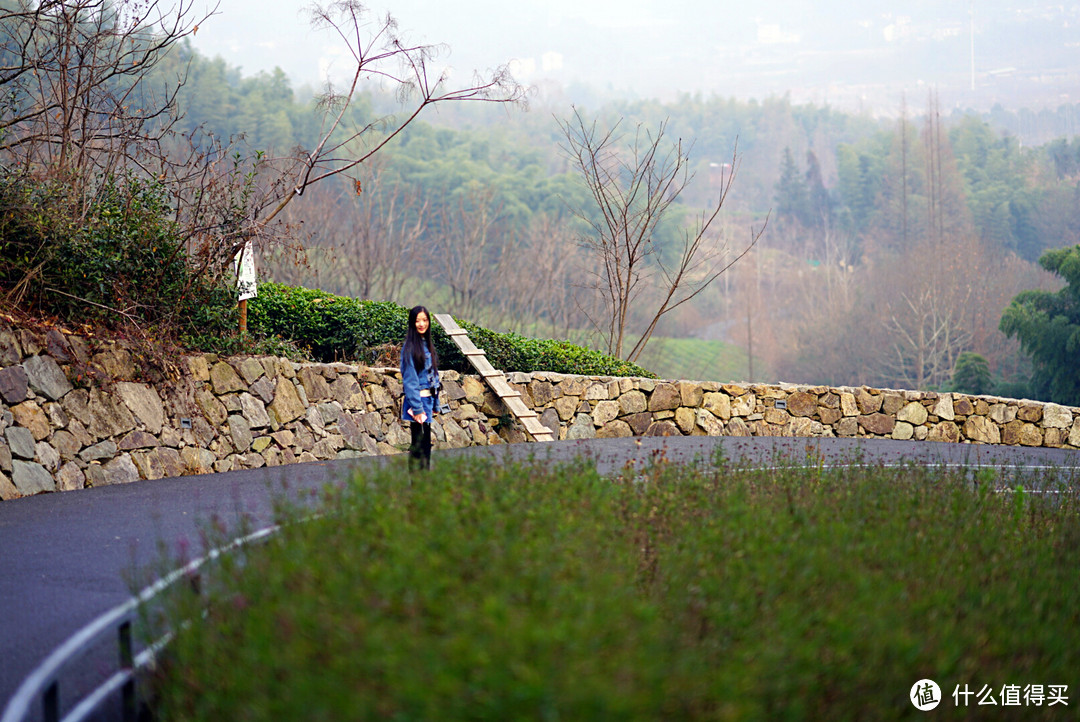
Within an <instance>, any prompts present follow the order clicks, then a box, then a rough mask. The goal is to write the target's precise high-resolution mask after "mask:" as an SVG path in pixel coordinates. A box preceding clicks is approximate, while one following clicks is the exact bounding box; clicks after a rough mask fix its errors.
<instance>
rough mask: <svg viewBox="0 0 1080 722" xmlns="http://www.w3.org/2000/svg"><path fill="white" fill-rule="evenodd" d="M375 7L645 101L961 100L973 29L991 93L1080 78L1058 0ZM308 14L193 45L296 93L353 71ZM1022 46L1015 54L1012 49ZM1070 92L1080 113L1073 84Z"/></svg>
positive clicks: (216, 26)
mask: <svg viewBox="0 0 1080 722" xmlns="http://www.w3.org/2000/svg"><path fill="white" fill-rule="evenodd" d="M366 5H367V7H369V8H371V9H372V10H373V11H374V14H373V16H374V17H381V16H382V15H384V14H385V13H386V12H387V11H388V10H391V11H392V13H393V15H394V17H395V18H396V19H397V21H398V23H399V30H400V31H401V32H402V33H403V34H404V35H405V36H406V38H407V39H409V40H412V41H415V42H423V43H432V44H435V43H445V44H447V45H448V46H449V52H448V53H447V54H445V55H444V56H443V57H441V58H440V62H445V63H446V64H448V65H449V66H451V67H452V68H453V69H454V71H455V72H457V73H461V74H463V75H465V76H466V77H468V76H470V75H471V73H472V71H474V70H478V69H479V70H484V69H487V68H491V67H494V66H497V65H500V64H502V63H506V62H510V61H514V66H513V67H514V68H515V76H516V77H518V79H519V80H522V81H524V82H526V83H543V82H544V81H545V80H551V81H553V82H555V83H558V84H560V85H561V86H563V87H565V86H569V85H571V84H573V83H575V82H581V83H587V84H589V85H591V86H594V87H596V88H598V89H601V90H614V91H620V92H625V91H628V92H630V93H633V94H636V95H639V96H656V97H670V96H672V95H674V94H675V93H677V92H680V91H691V92H693V91H703V92H705V93H713V92H715V93H718V94H720V95H724V96H736V97H741V98H746V97H757V98H763V97H767V96H769V95H775V94H780V93H784V92H788V91H791V92H792V94H793V97H795V98H796V99H797V100H812V101H817V102H823V101H827V102H835V101H837V100H842V99H844V98H845V96H851V95H852V93H856V92H857V93H863V94H865V93H873V92H874V91H875V89H879V90H881V86H884V85H887V86H888V89H887V91H885V90H882V92H888V93H891V94H892V96H891V97H894V98H895V97H896V96H897V95H898V94H899V92H900V89H912V90H914V89H918V88H924V87H928V86H929V87H938V86H941V85H947V84H952V85H953V86H955V87H956V88H958V89H959V90H963V89H965V88H967V87H969V85H970V79H971V78H972V75H973V73H972V69H973V68H972V57H971V56H972V52H971V51H972V42H971V41H972V29H974V30H975V36H974V40H975V47H974V50H975V54H976V64H975V68H976V69H977V71H978V77H979V84H980V86H981V87H982V88H983V89H985V88H986V87H988V85H989V84H992V83H999V82H1002V81H1001V78H1009V77H1014V76H1015V74H1016V73H1017V72H1020V73H1023V72H1027V71H1034V68H1028V67H1026V65H1031V64H1033V63H1044V64H1046V63H1049V64H1050V65H1054V64H1058V65H1062V66H1068V65H1070V63H1071V65H1072V67H1073V68H1074V69H1075V68H1080V10H1078V9H1077V8H1075V7H1073V6H1072V4H1071V3H1066V4H1065V5H1061V4H1060V3H1059V4H1057V5H1053V4H1052V3H1051V0H974V1H973V0H813V2H811V1H809V0H805V1H803V0H752V1H749V2H748V1H747V0H663V1H656V0H518V1H517V2H510V3H508V2H506V0H454V1H453V2H446V1H445V0H443V1H442V2H433V1H432V0H375V1H374V2H370V3H366ZM308 6H309V3H306V2H301V1H300V0H221V7H220V8H219V12H220V14H219V15H217V16H215V17H213V18H211V19H209V20H208V21H206V22H205V23H204V24H203V25H202V26H201V27H200V28H199V32H198V35H197V36H196V37H195V39H194V45H195V47H196V48H198V49H199V51H200V52H202V53H203V54H204V55H207V56H210V57H213V56H217V55H220V56H221V57H223V58H224V59H225V60H226V61H227V62H228V63H230V64H231V65H235V66H240V67H241V68H242V69H243V71H244V73H245V74H254V73H256V72H258V71H260V70H270V69H272V68H273V67H274V66H280V67H281V68H282V69H283V70H284V71H285V72H286V73H287V74H288V75H289V76H290V78H292V80H293V81H294V86H299V85H301V84H303V83H307V82H311V83H317V82H318V81H319V80H320V79H321V78H324V77H325V76H326V74H327V73H328V72H330V73H333V72H334V70H335V68H337V69H345V68H346V67H347V66H348V63H347V62H346V61H345V59H344V58H343V57H342V53H341V49H340V48H339V47H338V43H336V42H335V41H334V40H333V39H332V38H330V37H329V36H327V35H319V34H316V33H314V32H313V31H312V30H311V29H310V24H309V23H308V20H307V16H306V15H305V13H304V12H303V11H304V9H305V8H306V7H308ZM972 10H974V11H975V22H974V23H972V15H971V11H972ZM1033 18H1034V19H1036V20H1038V22H1035V21H1034V20H1033ZM1070 20H1071V21H1072V22H1071V25H1070ZM1025 23H1027V24H1026V25H1025ZM1028 26H1030V27H1031V28H1032V35H1034V36H1035V37H1036V38H1037V39H1036V40H1035V41H1034V42H1035V43H1036V44H1039V45H1043V46H1045V48H1044V49H1047V50H1048V51H1049V50H1055V52H1056V54H1055V55H1054V56H1053V58H1052V59H1032V57H1031V53H1030V52H1027V53H1026V54H1023V53H1022V52H1021V43H1025V42H1029V41H1027V40H1025V38H1024V37H1023V36H1022V34H1017V33H1014V32H1013V31H1014V29H1015V28H1019V27H1028ZM1047 27H1051V28H1061V30H1060V32H1059V34H1060V36H1054V37H1047V36H1046V28H1047ZM1002 37H1004V38H1005V40H1004V41H1003V40H1002ZM1013 37H1015V38H1016V39H1015V41H1014V40H1011V39H1010V38H1013ZM1014 43H1015V44H1016V48H1012V47H1010V46H1011V45H1013V44H1014ZM1029 44H1030V42H1029ZM1025 47H1026V46H1025ZM1057 50H1060V52H1057ZM1014 51H1015V52H1014ZM1040 57H1041V56H1040ZM1075 77H1076V76H1075V72H1074V73H1073V74H1072V75H1071V76H1069V78H1068V79H1066V80H1065V81H1062V82H1064V83H1065V86H1064V87H1065V88H1066V90H1067V91H1068V90H1070V88H1068V84H1069V83H1072V82H1073V79H1074V78H1075ZM852 88H858V90H857V91H855V90H852ZM1072 90H1074V91H1075V92H1073V99H1072V102H1076V101H1077V100H1078V99H1080V88H1076V89H1072ZM1055 92H1058V90H1055ZM1059 94H1060V93H1059ZM848 99H849V100H850V98H848Z"/></svg>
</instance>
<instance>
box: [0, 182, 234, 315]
mask: <svg viewBox="0 0 1080 722" xmlns="http://www.w3.org/2000/svg"><path fill="white" fill-rule="evenodd" d="M91 192H92V196H91V197H90V198H89V199H83V198H79V197H77V196H76V194H75V191H74V190H73V186H72V185H71V184H69V183H65V182H64V180H63V179H61V178H52V179H45V180H40V179H32V178H27V177H23V176H17V177H16V176H10V175H8V176H3V177H2V178H0V208H2V209H3V212H2V213H0V290H2V291H4V292H6V293H7V294H8V297H9V298H10V299H12V300H13V301H16V302H17V303H18V305H20V306H21V307H22V308H24V309H26V310H30V311H37V312H41V313H46V314H52V315H56V316H59V317H60V318H62V319H72V320H76V321H78V322H86V321H91V322H103V323H106V324H116V323H122V322H129V321H134V322H136V323H138V324H139V325H143V326H151V327H152V326H155V325H158V324H166V325H167V326H168V327H169V328H170V330H173V331H178V332H180V333H181V334H183V333H185V332H187V333H190V332H198V333H204V334H205V333H216V332H227V331H229V330H231V329H235V328H236V311H235V306H236V301H235V297H234V296H233V295H232V294H231V290H230V289H229V288H227V287H225V286H224V285H222V284H214V283H211V282H210V281H209V280H207V279H206V278H204V277H193V276H192V275H191V269H190V267H189V258H188V255H187V251H186V249H185V246H184V240H183V237H182V235H181V234H180V232H179V230H178V228H177V226H176V224H175V223H174V222H173V221H172V220H170V218H171V215H172V213H171V210H170V208H169V203H168V196H167V194H166V193H165V190H164V189H163V188H162V187H161V186H160V185H159V184H158V183H156V182H152V181H147V180H143V179H139V178H136V177H134V176H107V177H104V178H102V179H101V181H100V183H99V185H98V186H97V187H96V188H93V189H91Z"/></svg>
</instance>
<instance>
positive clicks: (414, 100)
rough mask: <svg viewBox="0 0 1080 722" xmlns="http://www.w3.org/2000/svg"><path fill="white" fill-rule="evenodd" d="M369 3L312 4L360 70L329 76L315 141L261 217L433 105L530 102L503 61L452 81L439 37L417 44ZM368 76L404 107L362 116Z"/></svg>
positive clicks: (317, 22)
mask: <svg viewBox="0 0 1080 722" xmlns="http://www.w3.org/2000/svg"><path fill="white" fill-rule="evenodd" d="M370 15H371V13H370V11H369V10H368V9H367V8H366V7H365V6H364V5H363V4H361V3H359V2H356V0H338V1H337V2H332V3H330V4H328V5H321V4H318V3H316V4H314V5H312V6H311V18H312V25H313V27H315V28H316V29H320V30H326V31H328V32H330V33H331V34H332V35H336V36H337V37H338V38H339V39H340V40H341V41H343V42H344V43H345V44H346V46H347V47H348V50H349V52H350V54H351V57H352V62H353V71H352V73H351V77H350V79H349V81H348V84H347V86H345V87H337V86H335V85H334V84H333V83H331V82H330V81H329V80H328V81H327V85H326V91H325V92H324V94H323V95H322V97H321V99H320V106H321V107H322V108H323V110H324V113H325V114H324V118H323V130H322V133H321V134H320V137H319V140H318V142H317V143H316V145H315V147H314V148H312V149H310V150H301V152H300V153H299V155H298V156H297V157H296V158H295V160H296V161H297V162H296V167H295V169H294V170H293V171H292V173H293V179H292V180H293V182H292V183H291V190H290V192H288V193H287V194H285V195H284V197H282V198H281V199H280V200H279V201H278V203H277V205H276V206H275V207H274V208H273V209H272V210H271V211H270V212H269V213H268V214H267V215H266V216H265V217H264V218H263V219H262V220H261V223H268V222H270V221H272V220H273V219H274V218H275V217H276V216H277V215H278V214H279V213H280V212H281V211H282V210H284V209H285V207H286V206H287V205H288V204H289V203H290V202H291V201H292V200H293V199H294V198H297V197H299V196H302V195H303V194H304V191H305V190H307V188H308V187H309V186H311V185H313V184H315V183H318V182H320V181H322V180H324V179H327V178H332V177H334V176H338V175H346V176H347V177H350V178H352V180H354V181H355V180H358V179H356V178H354V177H352V176H350V175H349V174H350V173H351V172H352V171H354V170H355V169H356V168H358V167H359V166H360V165H361V164H363V163H365V162H366V161H368V160H369V159H370V158H372V157H373V156H374V155H375V154H376V153H378V152H379V151H380V150H382V149H383V148H384V147H385V146H386V144H387V143H389V142H391V141H392V140H393V139H394V138H396V137H397V136H398V135H399V134H400V133H401V132H402V131H404V130H405V128H406V127H408V125H409V124H410V123H412V121H414V120H416V118H417V117H418V116H419V115H420V113H422V112H423V111H424V110H425V109H427V108H428V107H430V106H433V105H437V104H439V103H445V102H450V101H461V100H476V101H485V102H496V103H508V102H509V103H522V104H523V103H524V102H525V99H526V92H527V91H526V89H525V88H524V87H522V86H521V85H519V84H518V83H517V82H516V81H515V80H514V78H513V76H512V75H511V74H510V71H509V67H508V66H506V65H503V66H500V67H499V68H496V69H495V70H494V71H492V72H491V74H490V75H488V76H487V77H481V76H475V77H474V79H473V84H472V85H470V86H467V87H464V88H458V89H454V88H451V87H449V78H448V77H447V75H446V73H445V72H442V73H440V74H438V75H434V76H433V75H432V74H431V71H430V68H429V64H430V63H431V61H432V60H433V59H434V58H435V57H436V56H437V54H438V52H439V51H440V50H441V48H440V47H438V46H433V45H413V44H410V43H408V42H407V41H406V40H405V39H404V38H403V37H402V36H400V35H399V34H398V32H397V28H398V26H397V21H396V20H395V19H394V18H393V17H391V16H390V15H386V16H385V17H383V18H382V19H379V20H372V19H371V18H370ZM365 83H372V85H373V86H374V87H376V88H378V89H380V90H392V91H394V92H395V93H396V95H397V98H398V100H399V101H400V103H401V107H402V108H403V112H402V113H401V114H400V115H386V116H383V117H380V118H377V119H375V120H371V121H369V122H366V123H364V124H363V125H357V124H355V117H354V115H353V114H352V113H350V109H351V108H352V105H353V103H354V101H355V100H356V98H357V97H358V96H359V94H360V93H361V92H362V90H363V86H364V84H365Z"/></svg>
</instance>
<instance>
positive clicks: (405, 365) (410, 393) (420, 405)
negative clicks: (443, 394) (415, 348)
mask: <svg viewBox="0 0 1080 722" xmlns="http://www.w3.org/2000/svg"><path fill="white" fill-rule="evenodd" d="M401 385H402V386H403V387H404V391H405V397H404V399H403V400H402V402H401V418H402V420H404V421H412V420H413V418H412V416H410V415H409V412H410V411H415V412H417V413H419V412H420V411H423V412H425V413H426V414H427V415H428V421H430V420H431V417H432V413H433V411H434V410H435V409H437V408H439V404H438V400H439V372H438V371H436V370H435V369H434V368H432V364H431V351H430V350H428V349H426V348H425V349H424V368H423V369H422V370H421V371H420V373H417V371H416V364H415V363H413V359H412V355H411V354H402V355H401ZM421 389H431V396H428V397H421V396H420V391H421Z"/></svg>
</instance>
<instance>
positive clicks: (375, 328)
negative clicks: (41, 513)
mask: <svg viewBox="0 0 1080 722" xmlns="http://www.w3.org/2000/svg"><path fill="white" fill-rule="evenodd" d="M408 315H409V312H408V309H406V308H405V307H404V306H400V305H398V304H396V303H392V302H389V301H362V300H358V299H354V298H348V297H345V296H336V295H334V294H330V293H326V292H323V291H319V290H313V289H307V288H299V287H293V286H286V285H283V284H279V283H262V284H260V285H259V295H258V297H256V298H254V299H252V300H251V301H249V305H248V328H249V329H250V330H251V331H252V333H254V334H258V335H261V336H265V337H268V338H273V337H278V338H281V339H285V340H288V341H290V342H292V343H295V344H296V345H298V346H300V347H301V348H305V349H307V350H308V351H309V352H310V354H311V356H312V357H313V358H314V359H315V360H317V361H322V362H330V361H361V362H364V363H373V362H374V361H375V360H376V358H377V357H378V355H379V353H380V348H382V347H385V346H386V345H395V344H397V345H400V344H401V342H402V340H403V339H404V337H405V331H406V328H407V325H408ZM455 320H456V321H457V322H458V324H459V325H460V326H461V327H462V328H463V329H465V330H466V331H468V332H469V336H470V338H471V339H472V341H473V343H475V344H476V345H477V346H478V347H479V348H482V349H484V351H485V352H486V354H487V359H488V361H489V362H491V364H492V366H494V367H495V368H498V369H501V370H503V371H522V372H529V371H553V372H558V373H573V374H584V375H598V376H646V377H654V375H653V374H651V373H650V372H648V371H646V370H645V369H643V368H641V367H640V366H637V365H636V364H632V363H629V362H626V361H623V360H621V359H618V358H615V357H613V356H609V355H607V354H603V353H600V352H598V351H593V350H591V349H587V348H583V347H581V346H577V345H574V344H571V343H569V342H566V341H554V340H547V339H530V338H526V337H524V336H520V335H518V334H516V333H499V332H496V331H491V330H489V329H486V328H483V327H481V326H477V325H476V324H473V323H471V322H469V321H463V320H460V319H455ZM432 334H433V337H434V340H435V346H436V350H437V351H438V353H439V358H440V366H441V367H442V368H445V369H454V370H457V371H461V372H464V373H471V372H472V371H473V369H472V367H471V366H470V365H469V362H468V360H467V359H466V358H465V357H464V355H462V353H461V352H460V351H459V350H458V348H457V346H456V345H454V343H453V342H452V341H451V340H450V337H449V336H447V335H446V332H445V331H444V330H443V329H442V327H441V326H439V325H438V323H435V322H434V320H433V323H432Z"/></svg>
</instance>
